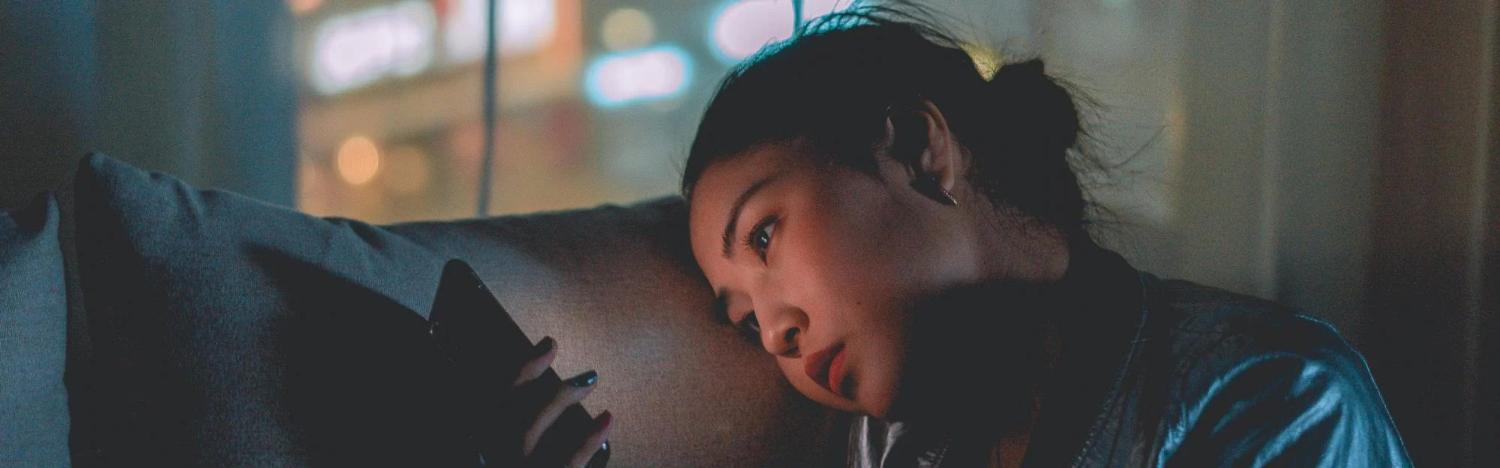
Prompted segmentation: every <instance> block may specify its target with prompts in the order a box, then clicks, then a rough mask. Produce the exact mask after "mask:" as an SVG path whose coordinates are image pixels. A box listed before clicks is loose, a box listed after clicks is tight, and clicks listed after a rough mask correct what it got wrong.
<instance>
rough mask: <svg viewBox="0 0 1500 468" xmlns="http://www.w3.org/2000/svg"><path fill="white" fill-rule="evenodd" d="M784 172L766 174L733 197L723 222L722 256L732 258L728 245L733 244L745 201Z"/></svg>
mask: <svg viewBox="0 0 1500 468" xmlns="http://www.w3.org/2000/svg"><path fill="white" fill-rule="evenodd" d="M785 173H786V171H778V172H776V173H775V174H771V175H768V176H766V177H764V178H762V179H760V180H758V181H756V182H755V183H754V184H750V187H749V188H746V189H745V191H744V192H741V193H740V196H739V197H737V198H735V199H734V205H733V206H732V207H730V208H729V221H727V222H726V223H725V224H724V258H734V249H732V248H730V247H731V245H733V244H734V231H735V228H736V227H738V226H739V224H740V211H742V210H744V209H745V202H748V201H750V197H752V196H755V193H756V192H759V191H760V190H761V189H763V188H766V186H767V185H770V183H771V182H772V181H774V180H776V179H778V178H780V177H781V175H782V174H785Z"/></svg>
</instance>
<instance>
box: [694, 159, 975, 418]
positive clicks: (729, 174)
mask: <svg viewBox="0 0 1500 468" xmlns="http://www.w3.org/2000/svg"><path fill="white" fill-rule="evenodd" d="M804 151H811V149H810V148H808V147H806V146H805V145H797V144H774V145H772V144H768V145H761V146H758V147H754V148H751V149H750V150H747V151H745V152H743V153H741V154H737V155H734V156H732V157H729V158H726V159H723V160H721V161H718V162H716V163H714V164H713V165H711V166H710V167H708V168H707V169H706V170H705V171H704V173H703V174H702V177H701V178H699V180H698V182H697V184H696V185H695V187H694V191H693V195H692V200H691V207H692V208H691V213H690V218H689V225H690V229H691V241H692V248H693V255H694V257H696V259H697V261H698V264H699V265H700V266H701V267H702V269H703V272H704V274H705V275H706V276H707V278H708V281H709V283H710V285H711V286H712V287H713V288H714V290H715V291H716V293H717V294H718V297H719V299H720V301H721V305H722V306H723V307H724V312H725V315H727V318H728V319H729V320H730V321H731V323H734V324H735V325H736V326H737V327H739V328H741V329H742V330H744V331H746V332H747V333H749V334H751V335H752V336H753V337H754V338H755V339H757V340H758V341H759V342H760V343H761V345H762V346H764V347H765V349H766V351H767V352H769V353H771V354H772V355H774V356H775V357H776V362H777V364H778V365H779V366H780V368H781V370H782V373H784V374H785V375H786V377H787V379H788V380H789V381H790V382H791V383H792V385H793V386H794V387H796V388H797V389H798V390H799V391H800V392H802V393H803V394H804V395H806V396H808V397H809V398H811V399H813V400H815V401H817V402H820V403H822V404H825V405H827V406H831V407H833V408H837V409H840V410H844V411H852V412H859V413H865V414H870V415H873V416H876V417H885V416H886V415H887V413H888V412H889V411H890V408H891V407H892V403H893V402H895V401H896V400H897V397H898V393H900V392H899V385H898V383H899V382H900V379H901V376H902V374H903V368H904V366H905V365H906V362H907V357H908V352H907V351H908V349H909V345H910V343H909V339H910V338H909V336H908V333H909V330H908V327H907V324H908V323H909V322H910V321H911V319H912V314H913V312H912V310H913V304H914V303H915V302H916V301H918V300H919V299H920V298H921V297H923V296H924V295H928V294H931V293H933V292H936V291H940V290H943V289H944V288H948V287H951V286H953V285H956V284H964V283H968V282H972V281H973V280H974V279H975V278H978V277H980V276H981V274H982V271H981V264H982V261H981V258H983V257H984V255H981V252H978V251H976V248H977V246H978V245H980V244H981V243H980V242H976V239H974V238H973V236H972V235H971V234H972V229H969V228H970V227H971V226H969V224H970V223H967V222H966V221H965V220H967V219H969V218H966V217H965V215H964V214H962V213H961V212H960V210H958V209H957V208H950V207H943V206H940V205H938V204H936V203H934V202H933V200H932V199H931V198H928V197H924V196H923V195H922V194H920V193H918V192H916V191H914V190H913V189H912V188H911V187H910V185H909V181H910V180H911V175H910V173H909V172H907V171H906V170H905V169H904V168H903V167H902V166H901V165H900V164H898V163H896V162H895V161H894V160H891V159H890V158H888V157H880V158H878V159H879V160H881V161H883V162H882V163H880V168H879V172H880V177H874V176H872V175H871V174H866V173H862V172H858V171H856V170H853V169H849V168H846V167H841V166H837V165H829V164H818V163H815V162H813V161H814V160H816V159H817V158H809V157H806V155H805V154H803V153H802V152H804Z"/></svg>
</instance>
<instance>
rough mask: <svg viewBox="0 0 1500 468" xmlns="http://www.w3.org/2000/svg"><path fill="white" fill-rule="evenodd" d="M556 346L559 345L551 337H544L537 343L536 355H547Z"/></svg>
mask: <svg viewBox="0 0 1500 468" xmlns="http://www.w3.org/2000/svg"><path fill="white" fill-rule="evenodd" d="M556 344H557V342H555V341H552V337H550V336H544V337H542V341H538V342H536V354H537V355H538V356H540V355H543V354H547V352H548V351H551V350H552V347H553V346H555V345H556Z"/></svg>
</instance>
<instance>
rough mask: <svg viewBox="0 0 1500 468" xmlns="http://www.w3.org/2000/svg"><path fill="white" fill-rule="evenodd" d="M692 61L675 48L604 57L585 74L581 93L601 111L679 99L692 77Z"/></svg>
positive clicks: (614, 54) (645, 50) (661, 46)
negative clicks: (586, 95) (634, 104)
mask: <svg viewBox="0 0 1500 468" xmlns="http://www.w3.org/2000/svg"><path fill="white" fill-rule="evenodd" d="M691 72H692V59H691V58H689V57H688V54H687V52H685V51H683V50H682V48H680V47H677V46H674V45H660V46H656V47H651V48H647V49H639V50H633V51H628V52H618V53H613V54H606V55H604V56H601V57H599V58H598V59H595V60H594V63H593V64H591V65H589V68H588V71H586V72H585V73H584V92H585V93H586V94H588V97H589V101H590V102H592V103H594V105H596V106H600V107H606V108H608V107H620V106H624V105H627V104H633V103H638V102H646V101H656V100H660V99H666V98H671V97H675V96H678V95H680V94H682V92H683V91H684V90H686V89H687V87H688V84H689V81H690V77H691V76H692V73H691Z"/></svg>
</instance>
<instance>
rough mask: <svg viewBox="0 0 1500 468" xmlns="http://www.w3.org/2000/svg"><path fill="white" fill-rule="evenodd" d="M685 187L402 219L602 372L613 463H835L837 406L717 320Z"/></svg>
mask: <svg viewBox="0 0 1500 468" xmlns="http://www.w3.org/2000/svg"><path fill="white" fill-rule="evenodd" d="M686 212H687V207H686V204H685V203H684V202H683V200H682V198H681V197H675V196H672V197H664V198H659V199H655V200H647V201H643V202H639V203H636V204H633V205H629V206H602V207H598V208H591V209H580V210H570V211H561V212H553V213H540V214H532V215H521V216H502V217H496V218H490V219H474V220H462V221H448V222H430V223H413V224H404V225H396V226H390V227H389V229H390V230H391V231H392V232H395V233H398V234H402V235H404V236H406V237H408V238H410V239H412V240H415V241H417V242H418V243H420V244H422V245H424V246H427V247H428V248H431V249H433V250H435V251H438V252H440V253H442V254H443V255H444V256H451V257H458V258H463V259H465V260H467V261H468V262H469V263H470V264H472V265H473V266H474V269H475V270H476V271H477V272H478V273H479V275H480V277H481V278H483V279H484V280H485V283H486V284H487V285H489V287H490V288H491V289H492V290H493V291H494V292H495V295H496V296H499V298H500V302H501V303H502V304H504V305H505V307H506V308H507V309H508V310H509V311H510V313H511V315H512V316H513V317H515V318H516V321H517V322H518V323H519V324H520V325H521V327H522V328H523V329H525V330H526V331H527V333H529V334H530V335H531V338H532V339H540V338H541V337H542V336H543V335H551V336H553V337H555V338H556V339H557V341H558V353H559V355H558V361H557V365H556V367H557V369H558V372H559V374H561V375H563V376H565V377H566V376H567V375H570V374H572V373H575V372H581V371H584V370H587V369H597V370H598V371H599V374H600V376H599V388H598V389H597V390H595V391H594V393H593V395H592V396H590V397H589V399H588V401H587V402H586V404H585V406H587V407H588V408H589V409H590V410H591V411H595V412H597V411H600V410H605V409H608V410H610V411H611V412H612V413H613V414H615V415H616V416H617V417H618V419H617V420H616V421H617V424H618V426H617V427H616V430H615V432H614V436H613V446H614V447H615V451H614V453H613V454H612V457H611V463H610V464H611V465H613V466H714V467H730V466H830V465H833V466H837V465H842V463H843V461H842V458H841V457H842V456H843V450H844V441H843V440H841V439H840V436H839V431H838V430H837V429H836V428H838V427H842V426H839V425H837V424H835V421H834V415H833V413H831V412H830V411H828V410H825V409H823V408H821V407H819V406H818V405H816V404H813V403H811V402H810V401H808V400H806V399H805V398H803V397H801V396H800V395H798V394H797V393H796V391H795V390H793V389H792V388H791V386H790V385H788V384H786V383H785V382H784V380H785V379H783V378H782V377H781V374H780V373H779V371H778V370H777V369H776V366H775V363H774V362H773V360H772V359H771V358H770V356H769V355H767V354H766V353H765V352H764V351H762V350H761V349H760V348H759V347H758V346H756V345H754V344H752V343H750V342H749V341H747V340H745V339H743V338H741V337H740V336H739V335H738V334H736V333H735V332H734V331H733V330H732V329H731V328H730V327H728V326H725V325H722V324H719V323H717V322H716V321H715V320H714V319H713V318H712V314H711V312H712V311H713V294H712V293H711V292H710V291H709V288H708V284H707V282H706V281H705V280H704V279H703V275H702V273H700V272H699V270H698V267H697V265H696V264H695V263H694V262H693V259H692V255H691V253H690V251H689V248H688V241H687V213H686Z"/></svg>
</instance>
